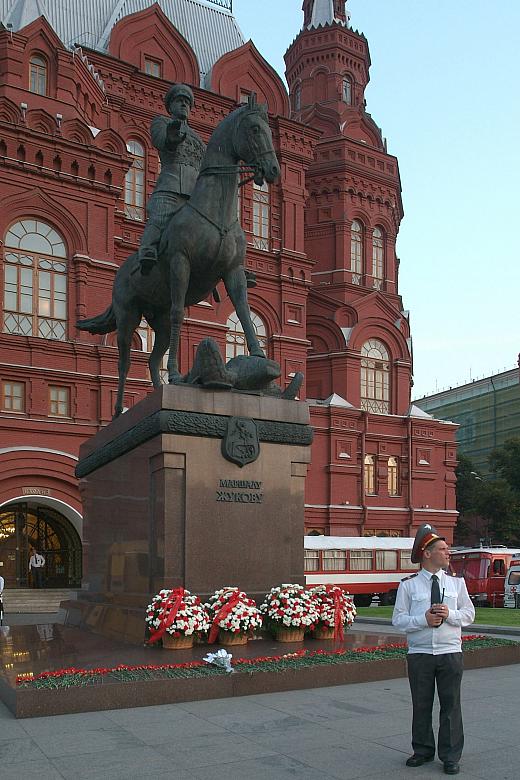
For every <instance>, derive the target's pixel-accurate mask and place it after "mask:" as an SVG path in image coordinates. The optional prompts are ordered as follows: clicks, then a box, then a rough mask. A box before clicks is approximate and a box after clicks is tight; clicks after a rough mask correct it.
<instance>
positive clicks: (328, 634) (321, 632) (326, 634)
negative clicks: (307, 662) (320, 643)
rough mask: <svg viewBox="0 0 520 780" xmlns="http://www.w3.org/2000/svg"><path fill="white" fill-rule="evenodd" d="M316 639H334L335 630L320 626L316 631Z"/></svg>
mask: <svg viewBox="0 0 520 780" xmlns="http://www.w3.org/2000/svg"><path fill="white" fill-rule="evenodd" d="M314 639H334V628H325V627H324V626H318V628H316V630H315V631H314Z"/></svg>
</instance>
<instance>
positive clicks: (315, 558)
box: [303, 550, 320, 571]
mask: <svg viewBox="0 0 520 780" xmlns="http://www.w3.org/2000/svg"><path fill="white" fill-rule="evenodd" d="M303 567H304V570H305V571H318V570H319V568H320V552H319V550H305V553H304V564H303Z"/></svg>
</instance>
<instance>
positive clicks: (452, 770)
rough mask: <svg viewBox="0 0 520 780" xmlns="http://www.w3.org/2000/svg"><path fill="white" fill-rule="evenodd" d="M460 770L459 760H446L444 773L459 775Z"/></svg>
mask: <svg viewBox="0 0 520 780" xmlns="http://www.w3.org/2000/svg"><path fill="white" fill-rule="evenodd" d="M459 772H460V766H459V764H458V762H457V761H445V762H444V774H445V775H458V774H459Z"/></svg>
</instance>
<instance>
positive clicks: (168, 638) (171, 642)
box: [162, 632, 193, 650]
mask: <svg viewBox="0 0 520 780" xmlns="http://www.w3.org/2000/svg"><path fill="white" fill-rule="evenodd" d="M162 645H163V647H164V649H165V650H186V649H187V648H189V647H193V634H192V635H191V636H172V635H171V634H168V632H166V633H165V634H164V635H163V638H162Z"/></svg>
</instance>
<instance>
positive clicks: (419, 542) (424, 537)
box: [411, 523, 446, 563]
mask: <svg viewBox="0 0 520 780" xmlns="http://www.w3.org/2000/svg"><path fill="white" fill-rule="evenodd" d="M439 539H442V540H443V541H446V537H445V536H439V534H438V533H437V529H436V528H434V527H433V525H430V523H423V524H422V525H420V526H419V528H418V529H417V533H416V534H415V541H414V543H413V548H412V555H411V559H412V563H420V562H421V561H422V557H423V552H424V551H425V550H426V548H427V547H428V545H429V544H431V543H432V542H436V541H438V540H439Z"/></svg>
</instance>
